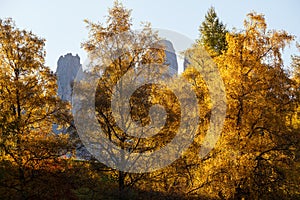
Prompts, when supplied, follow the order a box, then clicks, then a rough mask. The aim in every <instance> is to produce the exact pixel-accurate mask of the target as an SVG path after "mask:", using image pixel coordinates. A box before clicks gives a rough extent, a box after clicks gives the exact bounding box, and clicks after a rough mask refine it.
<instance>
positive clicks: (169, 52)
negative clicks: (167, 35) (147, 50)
mask: <svg viewBox="0 0 300 200" xmlns="http://www.w3.org/2000/svg"><path fill="white" fill-rule="evenodd" d="M161 42H162V43H163V45H165V47H166V50H165V53H166V64H167V65H169V74H170V76H174V75H175V74H176V75H177V74H178V62H177V56H176V54H175V49H174V47H173V44H172V42H171V41H169V40H162V41H161Z"/></svg>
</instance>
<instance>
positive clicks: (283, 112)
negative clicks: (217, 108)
mask: <svg viewBox="0 0 300 200" xmlns="http://www.w3.org/2000/svg"><path fill="white" fill-rule="evenodd" d="M244 25H245V31H244V32H242V33H229V34H227V36H226V40H227V43H228V49H227V51H226V52H224V54H222V55H220V56H218V57H215V62H216V63H217V64H218V67H219V70H220V73H221V75H222V78H223V80H224V83H225V88H226V93H227V118H226V122H225V125H224V128H223V134H222V136H221V138H220V139H219V141H218V144H217V146H216V147H215V149H214V150H213V151H212V152H211V153H210V154H209V155H208V156H207V157H206V158H204V159H203V161H202V162H201V164H200V169H202V170H200V171H199V173H201V174H204V175H199V177H201V176H202V178H199V179H198V180H200V181H199V182H198V186H197V187H195V189H192V190H191V191H193V192H196V191H198V192H199V191H202V192H206V193H209V194H211V195H212V197H214V198H221V199H224V198H225V199H231V198H234V199H240V198H251V199H258V198H262V199H270V198H276V197H275V196H274V195H277V196H283V197H289V198H292V197H293V195H294V194H295V193H294V192H295V185H296V184H297V183H295V182H293V181H292V179H289V178H287V177H289V176H288V173H289V170H290V169H291V166H294V164H295V157H294V155H295V148H296V145H297V134H298V133H297V131H296V130H295V129H294V128H293V127H292V126H291V124H289V123H288V120H287V118H288V117H289V116H290V115H291V113H293V111H294V108H295V107H294V106H295V104H294V100H295V92H294V90H293V84H292V81H291V79H290V78H289V76H288V74H287V73H286V71H285V70H284V68H283V62H282V58H281V50H282V49H283V48H284V47H285V46H286V45H287V44H289V42H290V41H292V39H293V37H292V36H291V35H289V34H288V33H286V32H284V31H267V25H266V22H265V19H264V16H263V15H260V14H256V13H250V14H248V19H247V20H245V23H244ZM195 52H197V49H196V50H195ZM192 64H195V65H196V64H197V63H195V62H194V63H192ZM192 64H191V65H192ZM200 193H201V192H200Z"/></svg>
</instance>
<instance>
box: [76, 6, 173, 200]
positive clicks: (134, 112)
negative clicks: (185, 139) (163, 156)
mask: <svg viewBox="0 0 300 200" xmlns="http://www.w3.org/2000/svg"><path fill="white" fill-rule="evenodd" d="M86 23H87V24H88V28H89V39H88V40H87V41H86V42H84V43H83V48H84V49H85V50H86V51H87V52H88V54H89V59H90V61H91V62H90V63H91V64H90V65H89V66H88V68H87V70H86V73H87V74H89V75H92V76H96V77H98V78H99V81H98V83H97V85H98V86H97V92H96V95H95V105H96V106H95V109H96V113H97V120H98V122H99V124H100V125H101V128H102V130H103V133H104V135H105V137H106V138H107V139H108V140H109V141H110V142H111V143H112V144H113V145H116V146H118V147H120V148H121V149H122V150H124V151H126V152H142V151H147V150H148V151H149V150H151V149H152V150H154V149H155V148H157V143H158V144H160V143H159V141H160V140H159V139H158V138H152V140H151V141H152V142H146V139H144V138H141V137H139V136H137V137H133V136H130V135H129V134H128V132H129V131H128V129H129V128H130V126H131V125H132V123H131V122H132V121H135V122H137V123H139V124H141V125H142V126H143V125H147V124H148V123H149V122H150V121H149V120H150V118H149V108H150V107H151V106H152V105H154V104H159V103H160V102H159V101H161V102H163V103H165V104H167V101H166V100H159V99H158V98H152V99H156V102H153V101H151V98H150V96H152V97H155V92H154V91H156V90H160V91H161V93H163V92H166V89H164V88H163V87H160V86H158V85H155V84H146V85H144V86H142V87H139V88H138V89H137V90H136V91H135V92H134V93H133V94H132V97H130V100H129V101H130V113H126V114H124V112H125V111H124V108H123V107H124V104H122V103H118V102H117V104H116V105H114V106H111V102H113V97H114V90H116V91H117V92H119V93H120V94H122V93H126V91H127V92H128V86H130V84H131V83H130V84H129V85H128V84H127V85H126V83H125V82H126V81H128V80H126V81H125V80H124V79H126V76H125V74H130V73H131V72H133V74H132V75H133V76H130V77H129V79H131V78H132V80H129V82H131V81H133V82H134V81H136V80H137V82H138V81H143V80H144V79H143V78H141V79H138V78H136V77H137V76H138V75H139V74H140V73H144V72H146V71H145V70H146V69H145V70H144V66H147V65H151V64H153V65H157V66H158V67H156V68H155V70H153V69H150V70H149V73H148V75H149V76H148V78H149V79H151V78H153V77H155V76H156V75H155V71H156V70H157V71H161V70H164V69H167V68H164V67H162V66H164V61H165V53H164V47H163V45H162V43H161V42H160V38H159V37H158V35H157V34H156V33H154V32H152V30H151V28H150V25H149V24H145V25H144V27H143V28H142V30H141V31H140V32H136V31H134V30H132V24H131V16H130V10H128V9H126V8H124V7H123V5H122V4H121V3H119V2H117V1H116V2H115V4H114V6H113V7H112V8H111V9H109V15H108V17H107V21H106V26H104V25H102V24H100V23H93V22H90V21H87V20H86ZM147 69H149V68H147ZM124 77H125V78H124ZM156 78H157V77H156ZM80 85H81V87H83V92H81V93H82V94H84V87H87V86H88V85H89V83H85V84H84V83H83V81H81V84H80ZM75 86H76V83H75ZM78 87H79V86H78V85H77V89H78ZM126 87H127V88H126ZM129 89H130V87H129ZM151 94H152V95H151ZM170 95H171V94H170ZM88 98H90V97H89V96H88ZM120 99H122V98H120ZM81 103H82V104H84V102H83V101H82V102H81ZM114 110H115V111H118V112H120V113H122V114H120V115H114V114H113V111H114ZM78 112H80V110H78ZM83 112H87V111H83ZM117 120H119V121H120V122H121V124H117V123H116V121H117ZM99 145H102V144H101V142H100V144H99ZM109 154H110V157H109V159H111V162H115V164H118V163H120V162H121V163H122V162H125V161H126V158H125V157H124V155H121V156H120V157H119V156H118V155H114V154H113V153H112V152H110V153H109ZM145 164H146V163H145ZM115 172H116V175H115V177H116V179H117V181H118V185H119V192H120V198H121V199H122V198H126V195H124V192H125V191H126V190H127V189H128V188H129V187H130V186H133V185H134V184H135V181H136V180H139V179H141V178H142V177H143V176H144V174H130V173H127V172H123V171H121V170H117V171H115Z"/></svg>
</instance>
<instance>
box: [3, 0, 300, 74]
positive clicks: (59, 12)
mask: <svg viewBox="0 0 300 200" xmlns="http://www.w3.org/2000/svg"><path fill="white" fill-rule="evenodd" d="M120 2H122V3H123V4H124V6H125V7H127V8H129V9H132V18H133V24H134V28H141V27H140V22H141V21H142V22H145V21H147V22H151V24H152V27H153V28H163V29H169V30H172V31H176V32H179V33H181V34H184V35H185V36H187V37H189V38H191V39H193V40H195V39H197V38H198V36H199V32H198V27H199V25H200V24H201V22H202V21H203V19H204V16H205V14H206V12H207V10H208V8H209V7H210V6H214V7H215V9H216V12H217V14H218V16H219V18H220V19H221V20H222V22H223V23H224V24H226V25H227V27H228V28H229V29H231V28H233V27H235V28H237V29H242V28H243V21H244V19H245V17H246V14H247V13H249V12H251V11H256V12H258V13H263V14H265V17H266V21H267V24H268V27H269V29H277V30H286V31H288V32H289V33H290V34H292V35H295V36H296V37H297V38H296V40H297V41H298V42H300V21H299V20H300V11H299V9H300V1H299V0H285V1H283V0H251V1H250V0H248V1H242V0H184V1H182V0H178V1H175V0H173V1H170V0H151V1H150V0H148V1H146V0H120ZM112 5H113V1H112V0H43V1H42V0H0V18H1V19H3V18H7V17H11V18H13V19H14V20H15V22H16V25H17V26H18V27H19V28H25V29H27V30H32V31H33V33H35V34H37V35H38V36H40V37H42V38H45V39H46V40H47V42H46V51H47V56H46V64H47V65H48V66H50V67H51V69H52V70H53V71H55V70H56V65H57V60H58V58H59V57H60V56H61V55H65V54H67V53H72V54H73V55H76V54H78V55H79V56H80V57H81V63H83V62H84V60H85V58H86V53H85V52H84V50H83V49H81V47H80V46H81V45H80V44H81V43H82V42H83V41H85V40H87V34H88V31H87V29H86V28H85V23H84V22H83V20H84V19H89V20H91V21H94V22H96V21H100V22H103V23H104V22H105V18H104V17H105V16H106V15H107V13H108V12H107V11H108V8H109V7H112ZM295 53H297V54H300V53H299V52H297V51H296V49H295V48H294V47H293V46H292V48H290V49H288V50H286V51H285V54H284V59H285V63H286V64H289V62H290V55H291V54H295Z"/></svg>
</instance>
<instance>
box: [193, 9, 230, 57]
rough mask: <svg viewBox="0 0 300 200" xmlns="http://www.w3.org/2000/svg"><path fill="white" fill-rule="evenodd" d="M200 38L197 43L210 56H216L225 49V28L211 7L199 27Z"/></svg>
mask: <svg viewBox="0 0 300 200" xmlns="http://www.w3.org/2000/svg"><path fill="white" fill-rule="evenodd" d="M199 32H200V38H199V40H198V43H199V44H201V45H203V46H204V47H205V48H206V50H207V51H208V52H209V53H210V54H211V56H213V57H214V56H218V55H220V54H222V53H223V51H225V50H226V49H227V42H226V33H227V32H228V31H227V30H226V26H225V25H224V24H223V23H222V22H221V21H220V19H219V17H218V16H217V13H216V11H215V8H214V7H211V8H210V9H209V10H208V11H207V13H206V15H205V20H204V21H203V22H202V24H201V26H200V27H199Z"/></svg>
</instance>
